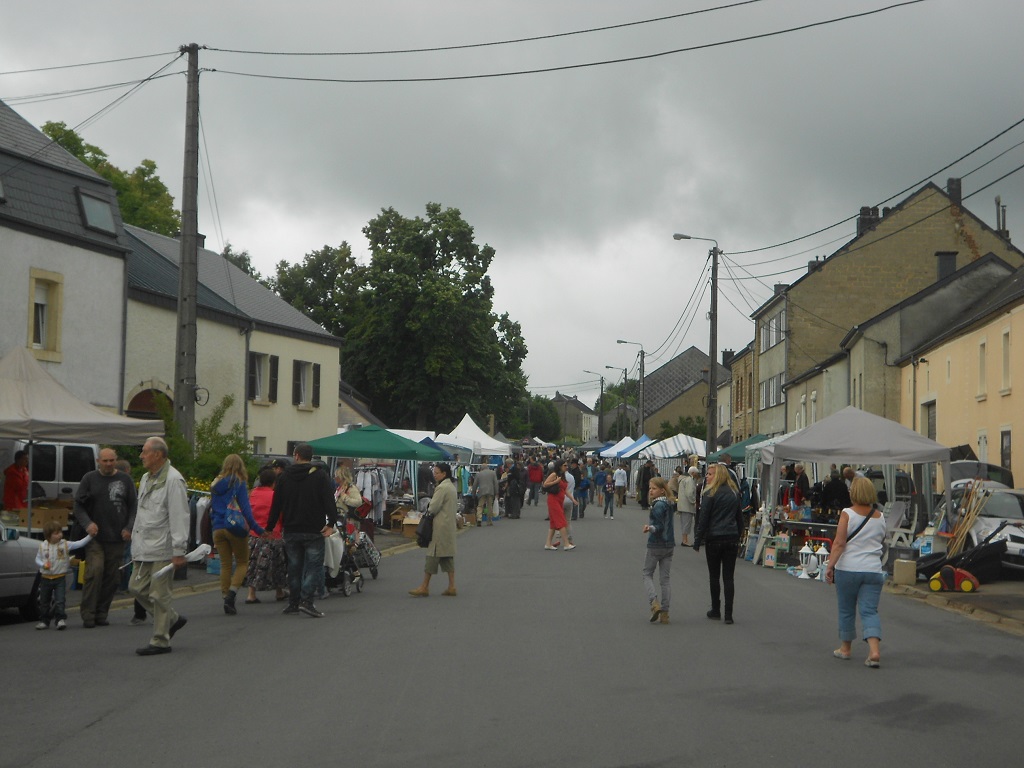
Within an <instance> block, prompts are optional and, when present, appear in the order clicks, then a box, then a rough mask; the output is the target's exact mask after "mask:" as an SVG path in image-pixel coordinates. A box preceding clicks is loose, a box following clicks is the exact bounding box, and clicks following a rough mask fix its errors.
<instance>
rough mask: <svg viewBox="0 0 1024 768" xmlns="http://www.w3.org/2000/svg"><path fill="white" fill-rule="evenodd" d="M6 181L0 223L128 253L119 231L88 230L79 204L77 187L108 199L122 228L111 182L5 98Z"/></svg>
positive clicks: (1, 142) (1, 146)
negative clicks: (34, 123) (29, 119)
mask: <svg viewBox="0 0 1024 768" xmlns="http://www.w3.org/2000/svg"><path fill="white" fill-rule="evenodd" d="M0 181H2V182H3V189H4V198H5V202H3V203H0V222H2V223H4V224H6V225H8V226H13V227H18V228H20V229H23V230H26V231H30V232H33V233H35V234H38V235H40V236H42V237H50V238H56V239H61V240H64V241H67V242H71V243H72V244H75V245H79V246H82V247H87V248H91V249H93V250H103V251H107V252H112V253H116V254H121V253H123V252H124V247H123V246H122V245H121V243H120V242H119V240H118V235H117V234H110V233H107V232H101V231H97V230H94V229H87V228H86V226H85V223H84V221H83V220H82V213H81V210H80V208H79V203H78V195H77V193H76V188H81V189H82V190H83V191H86V192H88V193H89V194H91V195H93V196H95V197H99V198H101V199H103V200H106V201H107V202H108V203H110V207H111V212H112V213H113V217H114V229H115V232H119V231H120V228H121V214H120V211H119V209H118V207H117V196H116V194H115V193H114V189H113V187H111V185H110V183H109V182H108V181H106V179H104V178H102V177H101V176H100V175H99V174H97V173H96V172H95V171H93V170H92V169H91V168H90V167H89V166H87V165H86V164H85V163H83V162H81V161H80V160H78V159H77V158H76V157H74V156H73V155H71V154H70V153H68V152H67V151H65V150H64V149H62V148H61V147H60V146H58V145H57V144H54V143H52V142H51V141H50V139H48V138H47V137H46V135H45V134H43V133H42V132H41V131H39V130H38V129H37V128H36V127H35V126H33V125H32V124H31V123H29V122H28V121H27V120H25V119H24V118H23V117H22V116H21V115H19V114H18V113H17V112H15V111H14V110H13V109H11V108H10V107H9V106H7V105H6V104H4V103H3V102H2V101H0Z"/></svg>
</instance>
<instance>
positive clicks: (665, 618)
mask: <svg viewBox="0 0 1024 768" xmlns="http://www.w3.org/2000/svg"><path fill="white" fill-rule="evenodd" d="M659 620H660V621H661V623H662V624H671V623H672V622H670V621H669V620H668V611H662V612H661V616H660V617H659Z"/></svg>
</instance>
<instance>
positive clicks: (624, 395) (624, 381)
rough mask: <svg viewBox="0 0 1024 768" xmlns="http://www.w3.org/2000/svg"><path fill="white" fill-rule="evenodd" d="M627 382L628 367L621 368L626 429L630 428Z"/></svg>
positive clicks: (608, 366)
mask: <svg viewBox="0 0 1024 768" xmlns="http://www.w3.org/2000/svg"><path fill="white" fill-rule="evenodd" d="M605 368H610V369H611V370H613V371H617V370H619V369H618V368H616V367H615V366H614V365H606V366H605ZM628 382H629V376H628V369H626V368H623V369H622V405H623V407H625V409H626V412H625V415H626V429H629V428H630V423H629V404H628V403H627V402H626V384H627V383H628ZM616 421H617V420H616ZM619 437H622V435H619Z"/></svg>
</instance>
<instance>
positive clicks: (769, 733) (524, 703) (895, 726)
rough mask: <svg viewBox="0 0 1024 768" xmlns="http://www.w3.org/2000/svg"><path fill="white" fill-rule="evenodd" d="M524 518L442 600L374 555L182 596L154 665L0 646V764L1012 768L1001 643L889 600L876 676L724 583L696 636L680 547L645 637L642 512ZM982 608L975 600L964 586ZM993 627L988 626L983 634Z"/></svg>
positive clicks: (792, 582) (411, 573)
mask: <svg viewBox="0 0 1024 768" xmlns="http://www.w3.org/2000/svg"><path fill="white" fill-rule="evenodd" d="M543 517H544V513H543V507H539V508H538V507H533V506H530V507H527V509H526V510H525V511H524V517H523V519H522V520H501V521H499V522H497V523H496V524H495V525H494V526H493V527H484V528H472V529H467V530H465V531H463V532H462V534H461V535H460V536H459V537H458V546H459V554H458V557H457V561H456V562H457V576H458V590H459V594H458V596H457V597H454V598H449V597H442V596H441V595H440V592H441V590H442V589H443V587H444V581H445V579H444V578H443V577H442V576H438V577H436V579H435V582H434V584H432V585H431V592H432V594H431V596H430V597H429V598H419V599H417V598H412V597H409V596H408V594H407V591H408V590H409V589H411V588H413V587H415V586H416V585H418V583H419V581H420V578H421V575H422V565H423V555H422V552H421V551H419V550H417V549H415V547H412V548H407V547H396V548H393V549H391V552H392V553H394V554H390V556H387V557H385V558H384V559H383V560H382V561H381V566H380V577H379V578H378V579H377V580H376V581H370V580H367V584H366V586H365V588H364V590H363V592H362V593H360V594H354V595H352V596H351V597H348V598H344V597H331V598H330V599H328V600H325V601H323V602H322V603H321V604H320V607H321V609H322V610H323V611H324V612H325V614H326V615H325V617H324V618H322V619H312V618H309V617H306V616H284V615H281V613H280V607H281V606H280V604H278V603H274V602H269V603H268V602H265V603H262V604H259V605H253V606H248V605H239V614H238V616H225V615H224V613H223V611H222V608H221V601H220V596H219V594H218V593H217V591H216V589H214V590H213V591H206V592H204V591H202V589H200V588H199V585H198V581H197V582H196V584H192V583H191V582H192V578H193V577H192V573H190V575H189V581H190V584H189V587H188V590H189V592H188V593H187V594H181V593H179V595H178V596H177V597H176V606H177V608H178V610H179V611H181V612H182V613H184V614H185V615H187V616H188V617H189V623H188V625H187V626H186V627H185V628H184V629H183V630H182V631H181V632H180V633H179V634H178V635H177V636H176V637H175V639H174V644H173V645H174V652H173V653H171V654H169V655H166V656H160V657H150V658H141V657H137V656H135V654H134V652H133V651H134V648H136V647H138V646H141V645H144V644H145V643H146V642H147V641H148V628H147V627H131V626H129V625H128V620H129V619H130V617H131V611H130V609H129V608H128V605H130V603H129V602H128V601H126V602H125V607H124V608H122V609H119V610H118V611H114V612H112V614H111V619H112V621H113V623H112V625H111V626H110V627H106V628H97V629H93V630H84V629H82V628H81V624H80V622H78V621H77V617H76V616H75V615H74V614H72V617H71V621H70V628H69V629H68V631H66V632H62V633H58V632H56V631H54V630H48V631H46V632H37V631H34V630H33V629H32V628H31V625H30V624H24V623H16V624H7V625H6V626H3V627H0V648H2V649H3V650H2V653H3V656H4V658H5V661H6V662H7V663H6V664H5V665H4V672H3V676H4V686H3V692H2V693H0V702H2V707H3V712H4V713H5V715H4V720H5V725H6V726H7V728H6V738H5V739H4V747H3V750H2V751H0V766H50V765H53V764H62V763H67V762H69V761H72V760H74V761H77V762H80V763H84V764H87V765H88V764H97V763H98V762H99V761H100V760H101V759H102V760H103V761H104V763H114V764H118V763H119V762H120V763H121V764H125V765H128V764H145V765H152V766H172V765H173V766H179V765H181V764H182V763H192V764H196V765H219V766H252V765H256V764H259V765H312V766H319V765H324V766H326V765H336V764H348V763H352V764H354V765H359V766H388V767H391V766H417V767H420V766H446V767H452V768H461V766H467V768H468V767H469V766H473V768H477V767H478V766H547V765H559V766H588V767H590V766H598V767H600V766H661V765H665V766H686V765H694V766H711V765H728V766H749V765H758V764H775V763H780V764H781V763H786V764H793V765H811V764H818V763H822V764H827V765H829V766H830V768H831V766H857V767H858V768H862V767H863V766H864V765H865V764H871V763H875V764H878V763H881V764H883V765H896V764H899V765H901V766H925V765H928V766H934V765H935V763H936V762H937V761H941V762H943V763H946V764H952V765H959V764H966V763H968V762H970V763H972V764H981V765H995V764H997V761H1000V762H1002V761H1005V762H1007V763H1010V762H1011V761H1014V762H1015V759H1019V758H1018V755H1019V752H1020V749H1019V744H1018V743H1017V741H1016V724H1017V722H1018V721H1019V712H1018V708H1019V691H1020V690H1021V687H1022V684H1024V671H1022V667H1021V663H1020V659H1021V651H1022V641H1021V638H1020V637H1018V636H1016V635H1014V634H1012V633H1010V632H1005V631H1000V629H999V628H998V626H996V625H993V623H992V622H988V621H978V620H976V618H975V617H973V616H968V615H966V614H964V613H963V612H961V611H953V610H937V609H936V607H934V606H933V605H932V604H931V602H930V600H929V599H922V598H915V597H911V596H907V595H904V594H894V593H892V592H888V593H887V594H885V595H883V599H882V604H881V607H880V613H881V617H882V622H883V634H884V638H883V643H882V668H881V669H879V670H871V669H868V668H866V667H864V666H863V663H862V662H863V657H864V656H866V649H865V648H864V647H863V644H860V643H858V644H856V645H855V656H854V660H853V661H848V662H844V661H838V660H836V659H834V658H833V657H832V654H831V651H832V649H833V648H834V647H836V645H837V640H836V632H835V596H834V593H833V590H832V588H831V587H829V586H828V585H826V584H823V583H819V582H814V581H802V580H798V579H795V578H793V577H792V576H789V575H787V574H786V573H785V572H782V571H774V570H769V569H764V568H760V567H756V566H753V565H751V564H750V563H746V562H741V563H738V564H737V573H736V577H737V589H736V592H737V598H736V624H735V625H733V626H726V625H724V624H722V623H721V622H716V621H709V620H708V619H706V618H705V617H704V612H705V611H706V610H707V607H708V597H707V588H706V583H707V575H706V568H705V564H704V557H703V553H700V554H698V553H695V552H693V551H692V550H689V549H683V548H679V549H678V550H677V552H676V556H675V557H674V558H673V560H674V561H675V562H674V566H673V579H672V586H673V600H672V611H671V616H672V623H671V624H669V625H667V626H665V625H660V624H654V625H652V624H650V623H649V622H648V620H647V618H648V610H647V605H646V600H645V598H644V594H643V587H642V584H641V579H640V569H641V566H642V564H643V556H644V547H645V539H646V537H645V535H644V534H643V533H641V530H640V529H641V526H642V525H643V523H644V522H645V520H646V516H645V514H644V513H643V512H641V511H640V509H639V508H638V507H637V506H636V505H635V504H632V505H630V506H627V507H626V508H625V509H624V510H620V511H618V513H617V515H616V518H615V520H607V519H602V518H601V516H600V515H599V514H597V515H596V516H595V513H594V512H593V511H591V513H590V514H589V515H587V517H586V519H584V520H581V521H578V522H576V523H574V537H575V540H576V543H577V545H578V548H577V549H576V550H575V551H572V552H562V551H556V552H549V551H545V550H544V549H543V543H544V536H545V533H546V523H545V522H544V521H543ZM987 589H988V585H986V587H984V588H983V591H985V590H987ZM1006 626H1009V623H1007V624H1006Z"/></svg>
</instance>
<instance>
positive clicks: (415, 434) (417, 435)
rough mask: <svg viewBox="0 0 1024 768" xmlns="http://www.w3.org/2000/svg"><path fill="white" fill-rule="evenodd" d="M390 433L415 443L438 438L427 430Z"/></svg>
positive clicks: (403, 430)
mask: <svg viewBox="0 0 1024 768" xmlns="http://www.w3.org/2000/svg"><path fill="white" fill-rule="evenodd" d="M338 431H339V432H342V431H343V430H340V429H339V430H338ZM388 432H390V433H391V434H393V435H398V436H399V437H404V438H405V439H406V440H412V441H413V442H414V443H420V442H423V438H425V437H428V438H430V439H431V440H434V439H435V438H436V437H437V433H436V432H431V431H429V430H426V429H388Z"/></svg>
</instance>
